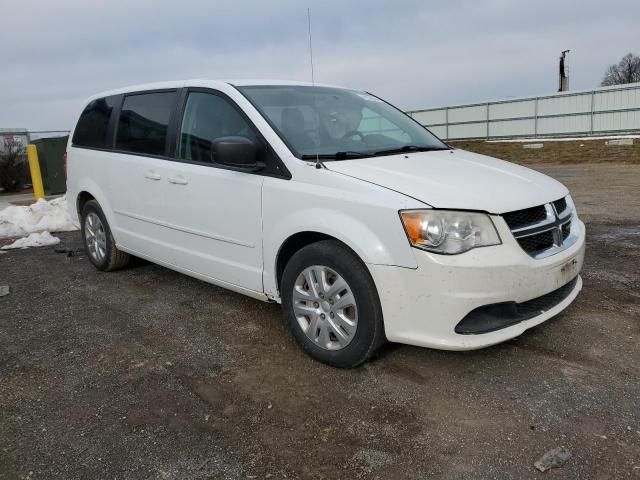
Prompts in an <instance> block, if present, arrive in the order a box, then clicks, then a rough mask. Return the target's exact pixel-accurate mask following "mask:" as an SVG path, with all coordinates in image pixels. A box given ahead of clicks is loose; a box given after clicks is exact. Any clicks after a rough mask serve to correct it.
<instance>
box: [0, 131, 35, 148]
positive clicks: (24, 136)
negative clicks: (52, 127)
mask: <svg viewBox="0 0 640 480" xmlns="http://www.w3.org/2000/svg"><path fill="white" fill-rule="evenodd" d="M29 141H30V140H29V132H28V131H27V129H26V128H0V153H2V152H4V151H6V150H7V148H9V147H10V146H13V147H14V148H16V149H17V150H18V151H19V152H20V153H24V152H25V148H26V147H27V145H28V144H29Z"/></svg>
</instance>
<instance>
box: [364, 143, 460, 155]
mask: <svg viewBox="0 0 640 480" xmlns="http://www.w3.org/2000/svg"><path fill="white" fill-rule="evenodd" d="M435 150H450V149H449V148H446V147H420V146H418V145H403V146H402V147H397V148H389V149H388V150H379V151H377V152H375V154H374V155H376V156H378V155H393V154H394V153H407V152H432V151H435Z"/></svg>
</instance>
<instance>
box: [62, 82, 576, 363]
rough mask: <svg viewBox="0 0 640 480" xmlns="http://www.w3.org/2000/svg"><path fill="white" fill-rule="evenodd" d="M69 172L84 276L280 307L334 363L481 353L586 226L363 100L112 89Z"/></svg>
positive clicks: (565, 261)
mask: <svg viewBox="0 0 640 480" xmlns="http://www.w3.org/2000/svg"><path fill="white" fill-rule="evenodd" d="M67 161H68V170H67V171H68V179H67V186H68V193H67V197H68V199H69V203H70V205H73V207H75V208H74V212H72V213H73V214H74V215H76V214H77V216H78V219H79V222H80V225H81V229H82V236H83V239H84V242H85V246H86V249H87V252H88V257H89V259H90V260H91V262H92V263H93V265H95V267H96V268H97V269H99V270H105V271H110V270H116V269H118V268H121V267H123V266H125V265H126V264H127V261H128V260H129V255H135V256H137V257H142V258H145V259H147V260H150V261H152V262H155V263H158V264H160V265H164V266H166V267H168V268H171V269H174V270H177V271H179V272H183V273H185V274H187V275H191V276H193V277H196V278H199V279H201V280H204V281H206V282H210V283H213V284H215V285H220V286H222V287H225V288H228V289H231V290H234V291H236V292H240V293H243V294H245V295H249V296H251V297H254V298H257V299H260V300H264V301H272V302H278V303H281V304H282V309H283V311H284V315H285V317H286V320H287V322H288V325H289V328H290V330H291V332H292V334H293V336H294V337H295V339H296V341H297V342H298V343H299V344H300V346H301V347H302V348H303V349H304V351H305V352H307V353H308V354H309V355H311V356H312V357H313V358H315V359H317V360H320V361H322V362H325V363H328V364H330V365H334V366H338V367H353V366H356V365H358V364H360V363H362V362H364V361H366V360H367V359H369V358H370V357H371V356H372V355H373V354H374V353H375V352H376V350H377V349H378V348H379V347H380V346H381V345H382V344H383V343H384V342H385V341H386V340H389V341H392V342H401V343H407V344H412V345H419V346H424V347H431V348H439V349H446V350H468V349H476V348H481V347H486V346H489V345H494V344H496V343H498V342H502V341H504V340H507V339H510V338H513V337H516V336H518V335H520V334H521V333H523V332H524V331H525V330H527V329H529V328H531V327H533V326H534V325H538V324H540V323H541V322H544V321H545V320H547V319H549V318H550V317H552V316H554V315H556V314H557V313H559V312H561V311H562V310H563V309H565V308H566V307H567V306H568V305H569V304H570V303H571V302H572V301H573V300H574V299H575V298H576V295H577V294H578V292H579V291H580V289H581V287H582V280H581V278H580V276H579V273H580V269H581V268H582V263H583V258H584V245H585V227H584V224H583V223H582V222H581V221H580V220H579V219H578V217H577V214H576V209H575V206H574V204H573V202H572V201H571V197H570V196H569V192H568V190H567V188H566V187H564V186H563V185H562V184H560V183H559V182H557V181H555V180H553V179H551V178H549V177H547V176H545V175H543V174H541V173H537V172H535V171H532V170H529V169H527V168H524V167H521V166H518V165H514V164H512V163H507V162H504V161H501V160H496V159H494V158H490V157H486V156H483V155H477V154H474V153H470V152H466V151H462V150H458V149H455V148H452V147H450V146H449V145H447V144H446V143H444V142H443V141H441V140H439V139H438V138H437V137H436V136H434V135H433V134H432V133H430V132H429V131H428V130H426V129H425V128H424V127H422V126H421V125H420V124H419V123H417V122H416V121H415V120H413V119H412V118H411V117H409V116H407V115H406V114H404V113H403V112H402V111H400V110H398V109H397V108H395V107H393V106H392V105H390V104H389V103H387V102H385V101H384V100H381V99H380V98H378V97H376V96H375V95H372V94H370V93H367V92H363V91H357V90H351V89H345V88H337V87H332V86H324V85H322V86H321V85H317V84H316V85H312V84H307V83H300V82H288V81H287V82H283V81H237V82H222V81H210V80H192V81H179V82H167V83H158V84H150V85H143V86H138V87H131V88H124V89H119V90H113V91H110V92H105V93H102V94H99V95H95V96H93V97H91V98H90V99H89V100H88V102H87V104H86V107H85V108H84V109H83V111H82V113H81V114H80V118H79V120H78V122H77V125H76V127H75V129H74V131H73V132H72V134H71V136H70V141H69V145H68V149H67ZM244 321H246V319H243V318H238V319H237V322H239V323H241V322H244Z"/></svg>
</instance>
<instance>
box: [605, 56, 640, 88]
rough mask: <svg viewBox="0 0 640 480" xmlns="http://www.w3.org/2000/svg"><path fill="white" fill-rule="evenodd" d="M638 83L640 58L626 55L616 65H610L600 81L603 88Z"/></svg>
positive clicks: (639, 80)
mask: <svg viewBox="0 0 640 480" xmlns="http://www.w3.org/2000/svg"><path fill="white" fill-rule="evenodd" d="M633 82H640V57H637V56H635V55H634V54H633V53H627V54H626V55H625V56H624V57H622V60H620V62H619V63H618V64H617V65H611V66H610V67H609V68H608V69H607V72H606V73H605V74H604V78H603V79H602V83H601V84H600V85H602V86H603V87H606V86H608V85H621V84H624V83H633Z"/></svg>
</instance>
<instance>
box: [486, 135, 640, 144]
mask: <svg viewBox="0 0 640 480" xmlns="http://www.w3.org/2000/svg"><path fill="white" fill-rule="evenodd" d="M626 138H629V139H634V138H640V135H609V136H603V137H597V136H591V137H529V138H508V139H504V140H487V143H532V142H583V141H585V140H621V139H626Z"/></svg>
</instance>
